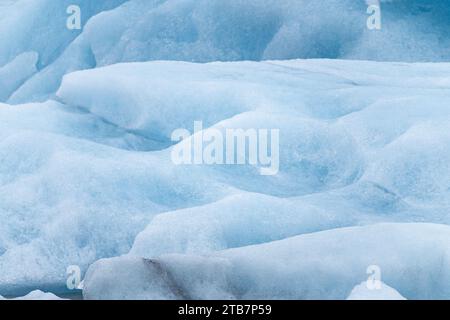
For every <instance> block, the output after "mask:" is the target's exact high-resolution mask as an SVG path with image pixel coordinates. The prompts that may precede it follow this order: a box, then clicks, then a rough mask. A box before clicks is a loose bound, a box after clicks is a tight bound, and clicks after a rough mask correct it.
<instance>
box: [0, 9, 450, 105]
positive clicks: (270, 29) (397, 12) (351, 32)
mask: <svg viewBox="0 0 450 320" xmlns="http://www.w3.org/2000/svg"><path fill="white" fill-rule="evenodd" d="M1 2H2V1H0V3H1ZM3 2H4V0H3ZM69 4H75V5H79V6H80V7H81V9H82V22H83V29H82V30H80V31H79V30H68V29H66V28H65V24H66V19H67V17H68V15H67V14H66V8H67V7H68V5H69ZM366 10H367V3H366V1H365V0H315V1H311V0H234V1H228V0H214V1H211V0H183V1H181V0H128V1H126V0H105V1H89V0H61V1H53V0H18V1H16V2H9V1H7V2H6V4H5V5H4V6H0V29H1V30H14V32H13V33H8V32H6V33H2V35H0V52H1V54H0V66H2V65H3V64H6V63H8V62H9V61H11V60H12V59H13V58H15V57H16V56H17V55H19V54H21V53H24V52H29V51H34V52H37V53H38V54H39V61H38V64H37V65H38V69H39V70H38V72H37V73H36V74H35V75H34V76H32V77H30V78H29V79H28V80H27V81H26V82H25V83H24V84H23V85H22V86H21V87H20V88H18V89H17V90H15V92H14V93H13V94H11V95H8V97H7V98H8V101H9V102H11V103H23V102H29V101H30V99H32V100H33V101H37V100H38V101H42V100H45V99H46V98H47V97H49V96H52V94H54V92H55V91H56V90H57V89H58V86H59V83H60V81H61V78H62V76H63V75H64V74H66V73H68V72H71V71H73V70H80V69H87V68H94V67H98V66H104V65H108V64H114V63H118V62H133V61H148V60H183V61H196V62H207V61H217V60H220V61H236V60H257V61H259V60H267V59H294V58H332V59H335V58H347V59H364V60H378V61H385V60H388V61H445V60H446V59H447V58H448V52H449V48H450V38H449V37H448V35H447V30H448V27H449V22H448V21H450V19H449V17H450V9H449V7H448V5H447V4H446V3H445V1H441V0H433V1H427V0H397V1H384V2H383V3H382V28H381V30H376V31H373V30H369V29H367V28H366V19H367V18H368V14H367V12H366ZM40 12H43V14H39V13H40ZM48 16H51V17H52V19H47V17H48ZM39 31H44V32H39ZM30 34H33V37H30ZM0 101H1V100H0ZM3 101H5V100H3Z"/></svg>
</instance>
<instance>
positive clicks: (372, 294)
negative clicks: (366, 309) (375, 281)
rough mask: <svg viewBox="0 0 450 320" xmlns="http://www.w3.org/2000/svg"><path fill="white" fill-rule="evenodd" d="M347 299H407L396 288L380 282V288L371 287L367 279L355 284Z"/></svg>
mask: <svg viewBox="0 0 450 320" xmlns="http://www.w3.org/2000/svg"><path fill="white" fill-rule="evenodd" d="M347 300H406V299H405V298H404V297H403V296H402V295H401V294H400V293H398V292H397V291H396V290H395V289H393V288H391V287H389V286H388V285H386V284H384V283H380V287H379V288H378V289H371V287H370V286H368V285H367V281H364V282H363V283H361V284H359V285H357V286H355V287H354V288H353V290H352V292H351V293H350V295H349V296H348V297H347Z"/></svg>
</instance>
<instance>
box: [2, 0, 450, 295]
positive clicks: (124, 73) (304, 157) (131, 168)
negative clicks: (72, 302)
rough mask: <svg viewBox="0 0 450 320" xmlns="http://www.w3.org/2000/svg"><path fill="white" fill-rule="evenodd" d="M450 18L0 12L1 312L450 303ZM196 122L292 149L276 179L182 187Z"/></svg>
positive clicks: (225, 176)
mask: <svg viewBox="0 0 450 320" xmlns="http://www.w3.org/2000/svg"><path fill="white" fill-rule="evenodd" d="M69 4H70V5H73V4H75V5H79V6H80V7H81V13H82V27H83V28H82V30H68V29H67V28H65V25H66V19H67V16H68V15H67V13H66V8H67V6H68V5H69ZM449 8H450V7H449V6H448V5H447V4H446V3H445V1H441V0H436V1H430V0H429V1H426V0H408V1H406V0H396V1H382V23H383V27H382V29H381V30H379V31H369V30H367V29H366V27H365V26H366V19H367V13H366V9H367V3H366V1H365V0H320V1H319V0H314V1H310V0H233V1H227V0H214V1H211V0H128V1H126V0H105V1H90V0H70V1H69V0H58V1H55V0H0V30H7V32H1V33H0V124H1V125H0V222H1V223H0V270H1V272H0V294H1V295H4V296H8V297H11V296H23V295H25V294H26V293H28V292H31V291H33V290H36V289H39V290H42V291H36V292H35V294H34V295H33V297H34V296H36V297H40V296H41V293H42V292H43V291H45V292H48V291H49V292H53V293H57V294H59V293H63V294H67V289H66V277H67V275H66V268H67V267H68V266H69V265H77V266H79V267H80V268H81V271H82V273H83V275H84V273H85V272H86V270H87V269H88V268H89V266H90V265H91V264H92V263H94V262H95V261H97V260H99V259H102V260H100V261H98V262H96V263H95V264H94V265H93V266H92V267H91V268H90V269H89V272H88V275H87V278H86V289H85V290H84V295H85V297H86V298H133V297H134V298H136V297H137V298H179V297H189V298H288V299H291V298H339V299H345V298H347V297H349V295H350V293H351V292H352V290H353V289H354V290H353V294H352V295H351V296H350V297H353V298H370V297H372V298H378V297H379V298H383V299H386V298H389V297H396V296H395V295H394V292H393V291H392V290H393V289H392V290H391V289H390V288H388V287H383V288H384V289H383V290H381V292H378V293H379V295H377V296H372V295H371V293H369V292H365V291H364V288H362V287H361V286H357V287H355V285H356V284H358V283H361V282H362V281H364V280H365V279H366V278H367V276H368V275H367V274H366V273H365V272H366V268H367V267H368V266H369V265H374V264H375V265H379V266H380V267H381V270H382V274H383V279H382V280H383V281H384V283H385V285H386V286H387V285H388V286H392V288H395V290H398V292H399V294H401V295H402V296H404V297H405V298H408V299H417V298H421V299H422V298H439V299H440V298H447V299H448V298H449V296H450V291H449V290H450V279H449V273H448V272H449V270H450V262H449V248H450V242H449V230H448V226H447V225H449V224H450V215H449V210H450V148H449V145H450V131H449V127H450V108H449V106H448V103H449V101H450V92H449V90H448V88H449V86H450V64H448V63H443V62H442V61H446V60H448V52H449V47H450V38H449V37H448V32H447V30H448V28H449V24H450V23H449V21H450V20H449V17H450V11H449V10H450V9H449ZM297 58H320V59H307V60H303V59H297ZM326 58H329V59H331V60H327V59H326ZM288 59H292V60H288ZM339 59H352V60H339ZM354 59H359V61H358V60H354ZM160 60H165V61H160ZM244 60H245V61H244ZM365 60H378V61H382V62H374V61H365ZM387 61H398V62H387ZM413 61H414V62H421V63H408V62H413ZM430 61H432V62H440V63H428V62H430ZM2 102H3V103H2ZM196 120H201V121H202V122H203V126H204V131H203V132H204V133H208V132H209V130H212V129H214V130H219V131H222V132H223V131H225V130H226V129H233V128H241V129H249V128H253V129H266V128H268V129H271V128H275V129H280V167H279V172H278V174H277V175H274V176H263V175H261V174H260V171H259V169H260V168H259V167H257V166H253V165H239V166H232V165H223V166H206V165H195V166H183V165H181V166H176V165H174V163H173V162H172V160H171V152H172V150H173V148H174V147H176V145H174V142H173V141H171V134H172V132H173V130H175V129H177V128H185V129H188V130H189V131H191V132H192V130H193V125H194V121H196ZM188 139H194V137H193V136H191V137H190V138H188ZM379 223H388V224H381V225H380V224H379ZM112 257H115V258H112ZM106 258H112V259H110V260H109V259H106ZM255 261H256V263H255ZM124 270H125V271H126V274H127V276H126V277H123V276H121V273H122V272H124ZM217 274H221V275H223V276H222V277H217ZM111 279H113V281H111ZM144 280H145V281H144ZM199 280H201V281H199ZM44 297H45V295H44ZM397 297H398V296H397Z"/></svg>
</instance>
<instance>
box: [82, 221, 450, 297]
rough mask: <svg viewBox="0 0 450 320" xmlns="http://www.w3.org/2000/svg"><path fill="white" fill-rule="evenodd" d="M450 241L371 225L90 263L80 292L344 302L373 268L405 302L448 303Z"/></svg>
mask: <svg viewBox="0 0 450 320" xmlns="http://www.w3.org/2000/svg"><path fill="white" fill-rule="evenodd" d="M449 243H450V227H449V226H443V225H435V224H376V225H370V226H365V227H352V228H340V229H335V230H328V231H323V232H318V233H313V234H306V235H300V236H297V237H294V238H287V239H284V240H281V241H276V242H269V243H265V244H261V245H256V246H248V247H241V248H237V249H231V250H225V251H219V252H217V251H216V252H214V253H211V254H209V255H201V256H198V255H174V254H171V255H162V256H160V257H158V258H154V259H142V258H139V257H134V256H125V257H119V258H113V259H106V260H100V261H98V262H96V263H94V264H93V265H92V266H91V267H90V269H89V270H88V272H87V275H86V278H85V287H84V288H85V289H84V292H83V294H84V297H85V298H87V299H161V298H164V299H345V298H347V297H348V296H349V294H350V293H351V292H352V289H353V287H354V283H361V281H363V280H365V279H368V275H367V274H366V270H367V268H368V266H371V265H373V264H374V263H376V265H377V266H378V267H379V268H380V270H381V274H380V276H381V280H382V281H385V282H386V283H389V284H391V285H392V286H393V287H395V288H397V289H398V290H399V292H402V295H403V296H404V297H406V298H408V299H448V298H449V296H450V287H449V285H448V284H449V281H450V269H449V268H448V265H449V263H450V248H449ZM130 270H131V272H129V271H130ZM124 274H126V275H127V276H126V277H125V276H121V275H124ZM381 289H382V290H384V291H386V290H387V289H386V287H382V288H381ZM358 291H359V290H358Z"/></svg>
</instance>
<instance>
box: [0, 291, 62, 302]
mask: <svg viewBox="0 0 450 320" xmlns="http://www.w3.org/2000/svg"><path fill="white" fill-rule="evenodd" d="M3 299H5V298H3V297H2V296H0V300H3ZM13 300H66V299H62V298H60V297H58V296H56V295H54V294H53V293H50V292H42V291H41V290H35V291H32V292H30V293H29V294H27V295H26V296H23V297H19V298H14V299H13Z"/></svg>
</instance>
